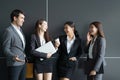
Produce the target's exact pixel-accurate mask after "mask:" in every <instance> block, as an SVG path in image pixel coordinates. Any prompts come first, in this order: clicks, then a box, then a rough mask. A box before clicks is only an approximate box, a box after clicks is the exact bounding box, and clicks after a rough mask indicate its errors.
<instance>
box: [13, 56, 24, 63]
mask: <svg viewBox="0 0 120 80" xmlns="http://www.w3.org/2000/svg"><path fill="white" fill-rule="evenodd" d="M13 60H14V61H17V62H25V60H21V59H20V58H19V57H18V55H16V56H14V57H13Z"/></svg>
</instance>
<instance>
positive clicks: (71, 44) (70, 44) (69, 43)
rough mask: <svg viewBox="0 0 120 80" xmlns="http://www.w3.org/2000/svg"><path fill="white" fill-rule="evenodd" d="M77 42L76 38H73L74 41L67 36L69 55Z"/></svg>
mask: <svg viewBox="0 0 120 80" xmlns="http://www.w3.org/2000/svg"><path fill="white" fill-rule="evenodd" d="M74 41H75V36H74V37H73V39H72V40H70V38H69V37H68V36H67V52H68V54H69V53H70V50H71V47H72V46H73V43H74Z"/></svg>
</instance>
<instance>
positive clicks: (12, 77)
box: [8, 65, 26, 80]
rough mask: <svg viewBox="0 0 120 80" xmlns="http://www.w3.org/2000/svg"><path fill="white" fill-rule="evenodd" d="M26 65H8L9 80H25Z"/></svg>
mask: <svg viewBox="0 0 120 80" xmlns="http://www.w3.org/2000/svg"><path fill="white" fill-rule="evenodd" d="M25 75H26V65H21V66H10V67H8V79H9V80H25Z"/></svg>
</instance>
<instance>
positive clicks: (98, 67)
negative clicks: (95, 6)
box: [85, 21, 106, 80]
mask: <svg viewBox="0 0 120 80" xmlns="http://www.w3.org/2000/svg"><path fill="white" fill-rule="evenodd" d="M105 49H106V40H105V36H104V33H103V30H102V24H101V23H100V22H97V21H96V22H92V23H91V24H90V26H89V32H88V34H87V42H86V47H85V52H86V53H87V61H86V69H85V72H86V74H87V80H102V76H103V73H104V65H105V59H104V56H105Z"/></svg>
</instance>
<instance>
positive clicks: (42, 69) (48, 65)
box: [34, 59, 53, 73]
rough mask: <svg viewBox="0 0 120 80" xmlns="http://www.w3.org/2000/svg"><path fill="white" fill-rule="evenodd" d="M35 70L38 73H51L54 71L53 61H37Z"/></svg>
mask: <svg viewBox="0 0 120 80" xmlns="http://www.w3.org/2000/svg"><path fill="white" fill-rule="evenodd" d="M34 70H35V72H36V73H50V72H52V71H53V60H51V59H46V60H42V61H36V62H35V63H34Z"/></svg>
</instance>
